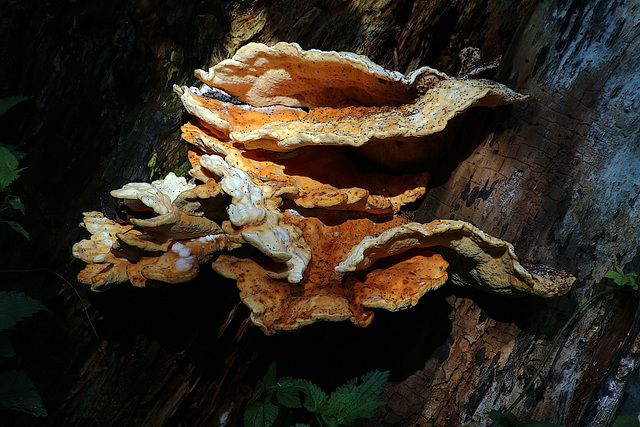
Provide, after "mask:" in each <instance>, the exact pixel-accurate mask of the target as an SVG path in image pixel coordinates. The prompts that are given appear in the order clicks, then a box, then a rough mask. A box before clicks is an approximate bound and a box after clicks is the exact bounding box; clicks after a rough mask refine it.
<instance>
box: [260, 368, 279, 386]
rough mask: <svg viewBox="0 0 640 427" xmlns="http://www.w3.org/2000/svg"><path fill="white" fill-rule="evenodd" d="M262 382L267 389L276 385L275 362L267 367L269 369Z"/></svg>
mask: <svg viewBox="0 0 640 427" xmlns="http://www.w3.org/2000/svg"><path fill="white" fill-rule="evenodd" d="M262 382H263V383H264V385H265V387H267V388H269V387H271V386H273V385H275V384H276V363H275V362H273V363H271V365H269V368H268V369H267V373H266V374H265V375H264V378H263V379H262Z"/></svg>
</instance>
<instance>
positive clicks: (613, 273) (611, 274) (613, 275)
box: [604, 270, 620, 279]
mask: <svg viewBox="0 0 640 427" xmlns="http://www.w3.org/2000/svg"><path fill="white" fill-rule="evenodd" d="M619 276H620V274H619V273H618V272H616V271H611V270H609V271H607V272H606V273H605V274H604V277H606V278H607V279H615V278H617V277H619Z"/></svg>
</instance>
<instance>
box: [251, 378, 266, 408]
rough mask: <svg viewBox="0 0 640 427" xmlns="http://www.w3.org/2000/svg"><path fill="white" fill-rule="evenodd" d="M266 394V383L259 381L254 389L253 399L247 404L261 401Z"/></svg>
mask: <svg viewBox="0 0 640 427" xmlns="http://www.w3.org/2000/svg"><path fill="white" fill-rule="evenodd" d="M264 392H265V387H264V383H263V382H262V381H258V382H257V383H256V386H255V387H254V388H253V394H252V395H251V399H249V401H248V402H247V404H250V403H253V402H255V401H256V400H258V399H260V398H261V397H262V395H263V394H264Z"/></svg>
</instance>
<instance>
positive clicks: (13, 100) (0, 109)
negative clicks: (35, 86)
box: [0, 96, 31, 115]
mask: <svg viewBox="0 0 640 427" xmlns="http://www.w3.org/2000/svg"><path fill="white" fill-rule="evenodd" d="M29 98H31V97H30V96H7V97H5V98H0V115H2V114H4V113H6V112H7V111H9V109H10V108H11V107H13V106H14V105H17V104H19V103H21V102H22V101H26V100H27V99H29Z"/></svg>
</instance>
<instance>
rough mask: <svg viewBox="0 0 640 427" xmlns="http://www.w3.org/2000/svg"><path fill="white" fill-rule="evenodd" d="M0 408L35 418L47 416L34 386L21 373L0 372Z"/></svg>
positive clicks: (25, 374)
mask: <svg viewBox="0 0 640 427" xmlns="http://www.w3.org/2000/svg"><path fill="white" fill-rule="evenodd" d="M0 407H3V408H6V409H11V410H15V411H22V412H26V413H27V414H31V415H33V416H36V417H40V416H46V415H47V411H46V410H45V409H44V404H43V403H42V399H41V398H40V394H39V393H38V390H37V389H36V386H35V385H34V384H33V382H31V379H30V378H29V376H28V375H27V373H26V372H22V371H9V372H0Z"/></svg>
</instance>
